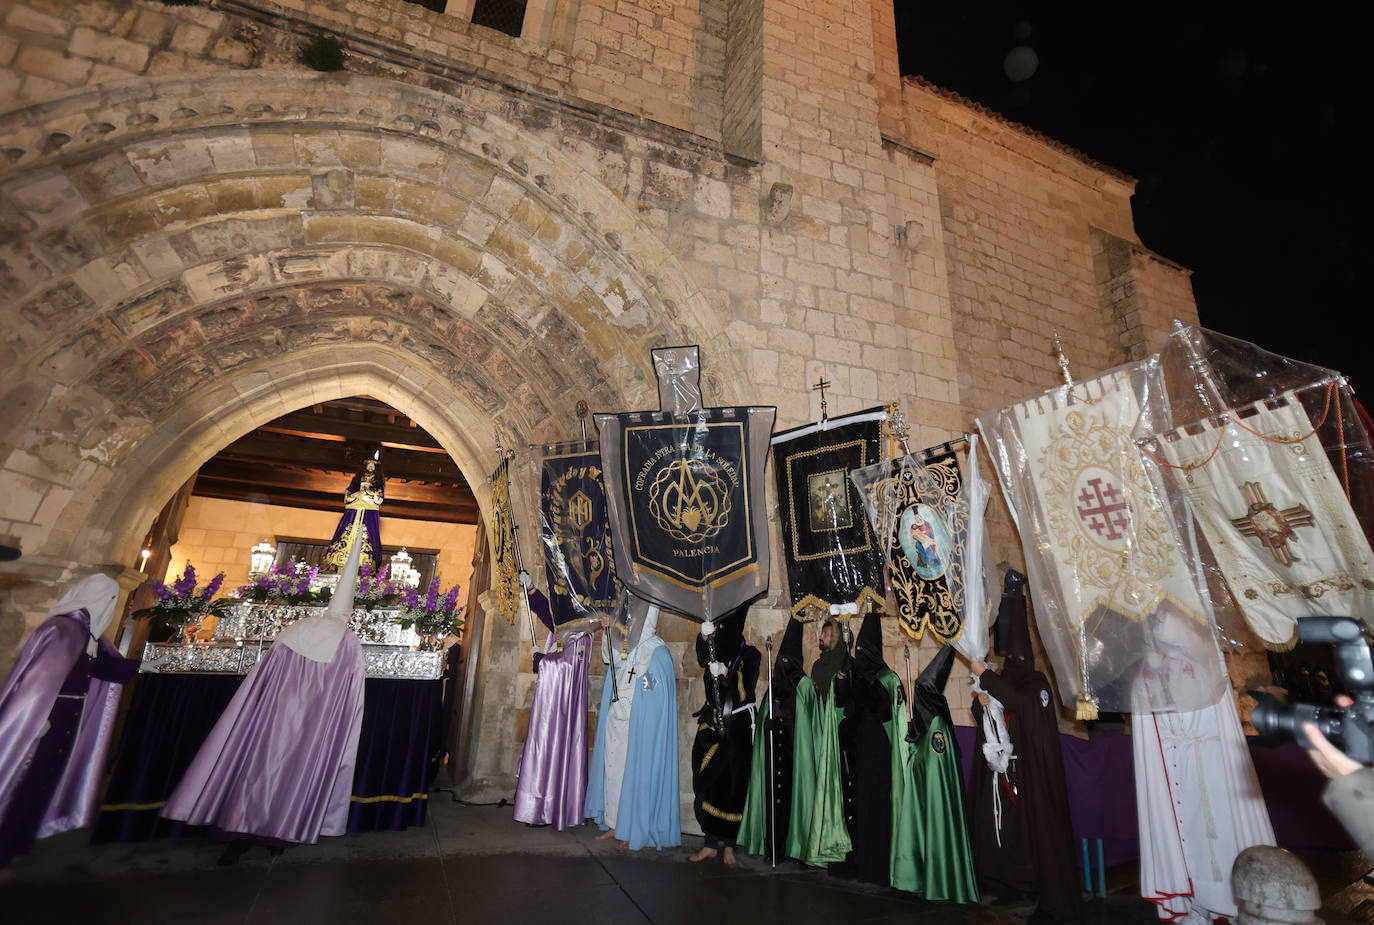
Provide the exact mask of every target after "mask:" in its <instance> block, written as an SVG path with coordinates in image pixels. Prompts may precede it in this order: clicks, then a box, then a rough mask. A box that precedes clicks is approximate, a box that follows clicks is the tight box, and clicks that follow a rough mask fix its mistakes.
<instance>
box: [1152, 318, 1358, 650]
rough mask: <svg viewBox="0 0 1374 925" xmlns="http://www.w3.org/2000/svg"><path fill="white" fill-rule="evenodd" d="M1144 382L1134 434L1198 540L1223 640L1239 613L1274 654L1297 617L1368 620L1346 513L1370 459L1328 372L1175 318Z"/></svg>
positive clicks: (1287, 641)
mask: <svg viewBox="0 0 1374 925" xmlns="http://www.w3.org/2000/svg"><path fill="white" fill-rule="evenodd" d="M1145 387H1146V391H1145V398H1144V401H1143V408H1142V414H1141V417H1140V420H1139V421H1138V423H1137V426H1136V428H1135V434H1134V436H1135V438H1136V442H1137V445H1138V446H1139V448H1140V449H1141V452H1142V458H1143V460H1144V463H1145V465H1146V466H1147V467H1148V468H1149V469H1150V471H1151V473H1152V475H1153V477H1154V481H1155V483H1156V485H1157V486H1158V487H1159V490H1160V491H1161V492H1162V493H1163V494H1164V495H1165V496H1166V497H1167V498H1168V499H1169V502H1170V504H1171V506H1172V507H1173V508H1174V509H1175V510H1176V511H1180V512H1181V514H1180V517H1179V519H1180V520H1181V521H1189V522H1192V523H1195V525H1196V531H1197V532H1198V533H1200V534H1201V537H1202V539H1203V540H1204V541H1205V542H1200V543H1199V544H1198V545H1199V547H1200V555H1199V557H1198V559H1197V562H1196V567H1197V569H1198V570H1199V572H1200V573H1201V576H1202V577H1203V578H1204V579H1206V581H1207V583H1208V585H1209V586H1210V587H1211V588H1212V589H1213V594H1212V597H1213V605H1214V616H1215V618H1216V620H1217V623H1218V626H1219V627H1221V630H1222V633H1223V634H1224V636H1225V637H1226V639H1227V641H1228V642H1229V643H1231V644H1242V643H1243V641H1244V640H1245V638H1246V634H1244V633H1242V632H1240V631H1239V629H1238V622H1239V617H1238V615H1237V614H1239V615H1240V616H1243V618H1244V620H1245V623H1246V624H1248V626H1249V628H1250V629H1251V630H1252V631H1253V632H1254V634H1255V635H1256V636H1258V637H1259V638H1260V640H1261V641H1262V642H1263V643H1264V645H1265V646H1266V647H1268V648H1271V649H1276V650H1280V651H1282V650H1286V649H1289V648H1292V646H1293V645H1295V644H1296V643H1297V623H1296V619H1297V618H1298V617H1307V616H1323V615H1336V616H1342V615H1352V616H1357V617H1359V618H1361V619H1364V620H1365V621H1366V625H1369V626H1371V628H1374V623H1371V622H1370V621H1371V615H1374V553H1372V552H1371V550H1370V543H1369V538H1368V536H1367V535H1366V533H1365V531H1364V529H1363V528H1362V526H1361V524H1360V521H1359V518H1358V517H1357V516H1356V512H1355V508H1356V507H1357V506H1358V507H1360V508H1361V509H1363V510H1365V511H1368V510H1369V505H1370V488H1371V485H1374V467H1372V466H1371V456H1370V445H1369V435H1368V434H1367V433H1366V432H1365V429H1364V427H1363V425H1362V424H1361V422H1360V419H1359V416H1358V414H1357V413H1356V411H1355V408H1354V405H1353V401H1352V397H1351V395H1350V391H1349V389H1348V388H1347V387H1346V383H1345V381H1344V380H1343V379H1342V378H1341V377H1340V376H1339V374H1337V373H1335V372H1333V371H1331V370H1328V369H1323V368H1321V367H1317V366H1310V365H1308V364H1305V363H1299V362H1297V361H1295V360H1290V359H1287V358H1285V357H1280V356H1275V355H1274V354H1271V353H1267V352H1265V351H1263V350H1261V349H1259V348H1258V347H1256V346H1255V345H1254V344H1251V343H1248V342H1246V341H1241V340H1236V339H1234V338H1230V337H1226V336H1225V335H1221V334H1216V333H1214V332H1211V331H1206V330H1204V329H1202V328H1198V327H1190V326H1184V325H1178V326H1176V328H1175V331H1174V333H1173V334H1172V335H1171V336H1170V337H1169V340H1168V343H1167V344H1166V346H1165V349H1164V350H1163V351H1162V352H1161V354H1160V357H1159V365H1158V368H1157V369H1155V370H1152V374H1151V375H1150V376H1148V377H1147V378H1146V381H1145ZM1366 523H1368V520H1367V521H1366Z"/></svg>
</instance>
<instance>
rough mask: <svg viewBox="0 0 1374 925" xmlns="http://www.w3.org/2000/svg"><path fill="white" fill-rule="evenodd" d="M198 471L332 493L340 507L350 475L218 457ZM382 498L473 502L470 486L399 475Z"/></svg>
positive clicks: (263, 485) (244, 481) (245, 481)
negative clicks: (462, 487) (412, 479)
mask: <svg viewBox="0 0 1374 925" xmlns="http://www.w3.org/2000/svg"><path fill="white" fill-rule="evenodd" d="M200 474H201V475H202V476H206V477H209V478H216V479H220V480H222V481H229V482H238V483H240V484H243V485H246V486H250V487H251V486H253V485H257V486H260V488H262V489H267V488H278V489H288V490H292V491H313V492H321V493H323V494H325V495H332V496H333V497H334V498H335V499H336V501H335V504H336V505H337V506H338V507H339V508H340V509H342V508H343V493H344V491H345V490H347V488H348V483H349V481H350V480H351V479H352V476H351V475H348V474H345V473H342V472H323V471H320V470H313V471H307V470H294V469H270V468H268V467H265V466H260V465H255V464H252V463H241V462H232V461H228V460H221V459H218V458H215V459H211V460H210V461H209V462H207V463H206V464H205V465H203V466H201V467H200ZM386 498H387V500H386V502H384V503H383V507H385V505H386V504H388V503H390V502H391V501H417V502H422V503H426V504H445V505H456V504H463V503H466V502H472V503H473V504H476V499H474V498H473V495H472V492H471V490H468V491H459V490H458V489H456V488H453V487H451V486H447V485H425V484H422V483H416V482H407V481H403V480H401V479H388V480H387V483H386Z"/></svg>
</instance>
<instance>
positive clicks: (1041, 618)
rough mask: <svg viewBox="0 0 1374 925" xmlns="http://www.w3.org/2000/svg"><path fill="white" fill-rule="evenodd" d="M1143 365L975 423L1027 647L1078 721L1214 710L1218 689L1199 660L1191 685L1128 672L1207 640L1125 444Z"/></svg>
mask: <svg viewBox="0 0 1374 925" xmlns="http://www.w3.org/2000/svg"><path fill="white" fill-rule="evenodd" d="M1154 364H1155V361H1154V360H1153V359H1152V360H1149V361H1146V362H1144V363H1140V364H1135V365H1132V366H1126V367H1119V368H1117V369H1115V370H1111V371H1109V372H1107V373H1104V374H1102V375H1101V376H1098V377H1096V378H1094V379H1089V380H1086V381H1084V382H1081V383H1078V384H1077V385H1074V386H1071V387H1070V386H1063V387H1060V388H1058V389H1053V390H1051V391H1049V392H1046V393H1044V394H1043V395H1040V396H1038V397H1036V398H1033V399H1031V400H1029V401H1025V402H1022V403H1020V404H1018V405H1013V406H1012V407H1010V408H1007V409H1004V410H1002V411H999V412H996V413H993V414H989V415H984V416H983V417H981V418H979V419H978V427H979V429H980V430H981V431H982V432H983V434H984V436H985V437H986V438H987V440H988V445H989V449H990V450H991V455H992V459H993V462H994V464H995V467H996V469H997V475H998V478H999V480H1000V482H1001V484H1002V490H1003V493H1004V494H1005V496H1006V499H1007V505H1008V506H1009V507H1010V508H1011V511H1012V516H1013V518H1014V519H1015V520H1016V525H1017V529H1018V531H1019V532H1020V534H1021V545H1022V548H1023V549H1024V550H1025V554H1026V565H1027V573H1028V576H1029V578H1030V584H1031V592H1032V598H1033V600H1034V602H1035V614H1036V624H1037V626H1038V628H1039V630H1040V638H1041V640H1042V641H1043V642H1044V644H1045V649H1046V651H1047V653H1048V654H1049V656H1050V660H1051V661H1052V662H1053V663H1054V674H1055V677H1056V679H1057V680H1058V682H1059V686H1060V692H1061V694H1062V695H1063V697H1064V702H1065V703H1075V702H1077V704H1078V710H1079V716H1080V718H1088V719H1090V718H1093V717H1094V716H1095V715H1096V709H1097V708H1102V709H1107V710H1114V711H1122V712H1149V711H1151V710H1157V709H1174V710H1193V709H1199V708H1201V707H1203V706H1207V705H1210V704H1211V703H1215V702H1216V697H1217V696H1220V691H1221V684H1222V683H1223V681H1222V680H1221V678H1220V674H1219V666H1217V665H1215V664H1212V663H1211V662H1208V663H1207V670H1208V672H1209V675H1208V677H1207V678H1206V679H1205V683H1202V684H1191V685H1188V686H1186V687H1180V686H1173V685H1161V684H1151V683H1146V676H1145V675H1143V674H1142V671H1143V670H1144V669H1145V668H1146V667H1147V663H1148V662H1149V660H1150V657H1151V656H1153V655H1159V656H1161V657H1164V656H1168V655H1170V654H1171V653H1172V649H1171V648H1170V647H1172V646H1183V647H1189V646H1192V645H1193V644H1194V643H1195V641H1196V640H1198V639H1209V638H1211V637H1210V634H1211V621H1210V619H1209V618H1208V616H1207V614H1206V611H1204V610H1203V607H1202V601H1201V599H1200V597H1199V595H1198V591H1197V588H1196V585H1195V584H1194V583H1193V578H1192V574H1191V572H1190V571H1189V569H1188V567H1187V563H1186V561H1185V559H1184V557H1183V555H1182V552H1181V550H1180V548H1179V541H1178V539H1177V537H1176V535H1175V533H1174V529H1173V525H1172V524H1171V523H1170V520H1169V517H1168V512H1167V509H1166V507H1165V505H1164V502H1163V499H1162V498H1161V497H1160V495H1159V494H1158V493H1157V492H1156V491H1155V489H1154V487H1153V485H1152V484H1151V482H1150V479H1149V477H1148V475H1147V473H1146V471H1145V468H1144V466H1143V465H1142V464H1141V459H1140V455H1139V451H1138V450H1137V448H1136V446H1135V444H1134V442H1133V441H1132V439H1131V433H1132V430H1133V428H1134V427H1135V425H1136V421H1137V419H1138V417H1139V415H1140V402H1139V399H1138V397H1137V394H1138V392H1139V391H1140V390H1141V389H1143V380H1144V377H1145V376H1146V374H1147V371H1148V370H1149V369H1153V368H1154ZM1133 377H1134V378H1133ZM1135 380H1139V381H1135ZM1209 698H1210V699H1209ZM1197 699H1200V700H1201V701H1202V702H1193V701H1194V700H1197Z"/></svg>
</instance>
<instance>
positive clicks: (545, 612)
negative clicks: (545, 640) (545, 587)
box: [529, 588, 554, 632]
mask: <svg viewBox="0 0 1374 925" xmlns="http://www.w3.org/2000/svg"><path fill="white" fill-rule="evenodd" d="M529 601H530V613H532V614H534V616H535V619H537V620H538V621H539V622H540V623H542V624H544V626H545V628H547V629H548V631H549V632H553V629H554V626H553V610H552V608H550V607H549V599H548V598H547V597H545V596H544V592H542V591H540V590H539V589H538V588H531V589H530V593H529Z"/></svg>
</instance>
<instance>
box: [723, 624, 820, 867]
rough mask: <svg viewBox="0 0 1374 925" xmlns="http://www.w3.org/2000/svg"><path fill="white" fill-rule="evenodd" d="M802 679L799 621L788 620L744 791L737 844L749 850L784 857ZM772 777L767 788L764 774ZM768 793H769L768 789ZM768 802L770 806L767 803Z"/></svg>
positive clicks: (789, 817) (800, 626)
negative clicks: (771, 693) (769, 700)
mask: <svg viewBox="0 0 1374 925" xmlns="http://www.w3.org/2000/svg"><path fill="white" fill-rule="evenodd" d="M804 677H806V669H805V668H804V667H803V665H802V624H801V622H800V621H799V620H796V619H789V620H788V621H787V629H786V630H785V631H784V632H783V634H782V643H781V644H780V645H779V646H778V654H777V657H776V659H775V660H774V663H773V698H772V703H771V704H770V703H768V702H767V700H768V698H767V693H768V690H767V688H766V687H765V688H764V689H763V690H762V691H760V693H761V694H763V695H764V702H763V706H762V707H761V708H760V710H759V720H760V722H759V725H758V734H757V735H756V736H755V739H754V757H753V765H752V767H751V770H750V774H749V794H748V797H747V798H746V800H745V808H744V819H743V821H742V822H741V823H740V828H739V843H740V844H741V845H743V846H744V849H745V850H746V851H747V852H749V853H750V854H762V855H769V856H773V855H774V853H775V852H776V857H778V858H784V857H786V856H787V833H788V825H789V821H790V819H791V815H792V742H793V735H794V726H795V724H796V717H797V684H798V682H800V681H801V679H802V678H804ZM770 773H771V777H772V781H771V785H772V786H771V787H770V781H769V777H770ZM770 791H771V792H770ZM770 800H771V806H770Z"/></svg>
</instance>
